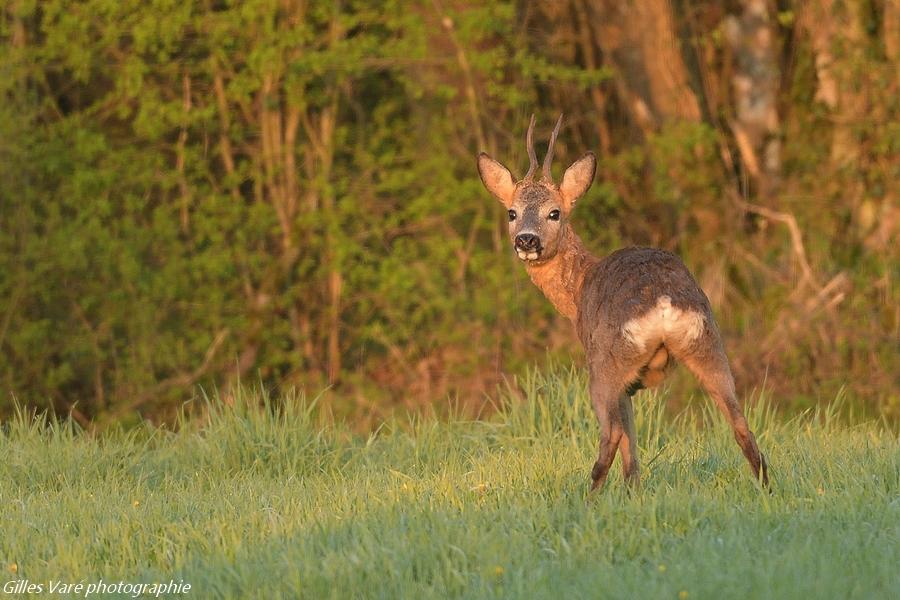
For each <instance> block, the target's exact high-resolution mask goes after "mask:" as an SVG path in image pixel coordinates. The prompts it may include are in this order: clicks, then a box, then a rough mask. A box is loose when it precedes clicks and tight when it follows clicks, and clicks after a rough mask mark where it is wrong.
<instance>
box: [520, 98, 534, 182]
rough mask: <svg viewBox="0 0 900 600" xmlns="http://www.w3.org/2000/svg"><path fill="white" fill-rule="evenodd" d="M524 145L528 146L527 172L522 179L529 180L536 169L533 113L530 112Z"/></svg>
mask: <svg viewBox="0 0 900 600" xmlns="http://www.w3.org/2000/svg"><path fill="white" fill-rule="evenodd" d="M525 146H526V147H527V148H528V161H529V162H530V163H531V164H529V166H528V172H527V173H525V177H523V178H522V181H529V180H531V177H532V175H534V170H535V169H537V154H535V153H534V113H532V114H531V123H529V124H528V133H527V134H526V135H525Z"/></svg>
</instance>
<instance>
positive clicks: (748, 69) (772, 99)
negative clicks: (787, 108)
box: [725, 0, 781, 198]
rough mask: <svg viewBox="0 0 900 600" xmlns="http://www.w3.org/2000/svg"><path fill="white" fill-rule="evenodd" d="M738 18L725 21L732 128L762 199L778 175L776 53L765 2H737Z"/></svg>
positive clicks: (750, 0)
mask: <svg viewBox="0 0 900 600" xmlns="http://www.w3.org/2000/svg"><path fill="white" fill-rule="evenodd" d="M742 5H743V8H744V10H743V12H742V13H741V15H740V16H739V17H735V16H730V17H728V18H727V19H726V20H725V31H726V35H727V38H728V42H729V44H730V46H731V49H732V52H733V53H734V57H735V63H736V64H735V68H734V75H733V76H732V78H731V84H732V87H733V90H734V98H735V112H736V119H735V121H734V122H733V123H732V124H731V129H732V132H733V133H734V138H735V141H736V142H737V146H738V150H739V152H740V154H741V163H742V165H743V167H744V169H746V171H747V174H748V175H749V176H750V178H751V180H752V181H753V182H754V183H755V184H756V185H755V187H756V191H757V193H758V195H759V196H760V197H762V198H767V197H769V196H771V195H772V193H773V192H774V188H775V187H776V186H777V181H778V174H779V171H780V170H781V158H780V155H781V142H780V140H779V138H778V123H779V118H778V105H777V99H778V85H779V81H780V77H779V72H778V62H777V61H778V51H777V48H776V45H777V42H776V35H775V30H774V26H773V23H772V19H771V17H770V15H769V8H768V2H766V0H742Z"/></svg>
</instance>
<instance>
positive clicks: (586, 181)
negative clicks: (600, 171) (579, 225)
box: [559, 152, 597, 210]
mask: <svg viewBox="0 0 900 600" xmlns="http://www.w3.org/2000/svg"><path fill="white" fill-rule="evenodd" d="M596 170H597V157H595V156H594V153H593V152H588V153H586V154H585V155H584V156H582V157H581V158H579V159H578V160H576V161H575V162H573V163H572V166H571V167H569V168H568V169H566V172H565V174H564V175H563V178H562V183H560V184H559V193H560V194H562V197H563V200H564V201H565V203H566V204H567V209H568V210H572V207H573V206H575V201H576V200H578V199H579V198H581V196H583V195H584V193H585V192H586V191H588V188H589V187H591V184H592V183H593V182H594V172H595V171H596Z"/></svg>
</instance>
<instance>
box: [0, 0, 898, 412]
mask: <svg viewBox="0 0 900 600" xmlns="http://www.w3.org/2000/svg"><path fill="white" fill-rule="evenodd" d="M0 6H2V9H0V357H2V358H0V389H2V395H0V415H2V414H9V413H10V412H12V411H13V410H14V406H15V405H16V403H18V404H25V405H28V406H32V407H36V408H41V409H50V410H51V411H52V412H55V413H57V414H61V415H65V414H71V415H72V416H73V417H74V418H75V419H77V420H78V421H79V422H81V423H82V425H84V426H87V427H91V426H93V425H94V424H104V423H111V422H125V423H127V422H134V421H135V420H137V419H138V418H148V419H151V420H154V421H167V420H170V419H171V418H172V417H173V415H174V414H175V413H177V412H178V411H179V410H181V407H182V406H183V405H184V402H185V401H186V400H188V399H190V398H195V397H197V396H198V394H201V393H202V392H201V391H200V390H206V391H207V392H209V393H212V392H213V391H217V392H218V393H220V394H222V395H223V397H225V398H226V399H227V398H228V397H229V394H231V393H233V391H234V390H235V389H236V386H238V385H239V384H241V383H244V384H259V385H262V386H264V387H265V388H267V389H269V390H275V391H279V390H286V389H288V388H291V387H295V388H299V389H302V390H305V391H306V392H307V393H308V394H309V395H316V394H318V393H320V392H322V390H325V392H323V397H322V400H321V401H322V402H325V403H327V405H328V406H329V409H330V410H331V411H332V412H333V413H334V414H335V415H338V416H340V417H343V418H349V419H352V420H354V421H355V422H356V423H358V424H359V425H360V426H362V427H365V426H367V424H372V423H375V422H378V421H379V420H380V419H382V418H383V417H384V416H385V415H387V414H389V413H391V412H394V411H396V410H404V411H406V410H410V411H419V410H422V409H428V410H430V409H433V408H435V407H439V406H446V405H447V404H448V398H449V399H450V400H451V403H453V404H456V405H458V406H461V407H462V409H463V410H465V411H470V412H471V414H479V412H480V411H481V409H482V408H484V405H485V404H486V402H487V401H486V398H487V397H489V396H490V395H491V394H492V393H493V392H494V391H495V390H496V388H497V386H498V385H502V384H504V382H507V383H508V384H509V385H511V386H513V387H515V385H516V383H515V376H516V375H518V374H520V373H522V372H523V371H524V370H525V369H526V368H527V367H528V366H529V365H532V364H535V363H537V364H539V365H543V364H546V363H547V362H553V361H556V360H563V361H569V360H576V361H578V360H583V359H582V358H580V357H579V353H580V350H579V349H578V345H577V342H576V340H575V336H574V334H573V331H572V327H571V325H570V324H569V323H568V322H567V321H566V320H565V319H564V318H563V317H560V316H558V315H556V314H555V313H554V311H553V308H552V306H551V305H550V304H549V302H547V301H546V300H545V299H544V298H543V297H542V296H541V294H540V292H539V291H538V290H537V289H536V288H533V286H532V285H531V284H530V282H529V281H528V279H527V276H526V274H525V273H524V270H523V269H522V268H521V265H519V264H518V261H517V259H516V258H515V256H514V254H513V253H512V251H511V249H510V245H509V242H508V240H507V237H506V218H505V211H504V210H502V208H501V207H500V206H499V205H498V204H497V203H496V202H495V201H494V200H493V199H491V198H490V196H489V195H488V194H487V193H486V192H485V191H484V190H483V188H482V187H481V184H480V181H479V179H478V176H477V173H476V169H475V155H476V153H477V152H478V151H479V150H485V151H487V152H489V153H490V154H492V155H493V156H495V157H497V158H499V159H500V160H502V161H503V162H505V163H506V164H507V165H509V166H510V167H511V168H512V170H513V171H514V173H515V174H516V175H518V176H521V174H522V170H523V167H524V164H525V160H526V154H525V146H524V137H525V136H524V133H525V128H526V127H527V124H528V119H529V117H530V115H531V114H532V112H534V113H536V115H537V118H538V123H539V126H538V135H537V136H536V138H537V139H538V140H540V141H539V143H538V154H539V155H540V154H541V153H542V150H543V149H544V148H545V144H546V141H545V140H546V138H547V135H548V133H549V129H550V127H551V125H552V123H553V122H554V121H555V119H556V117H557V116H558V115H559V113H565V115H566V116H565V120H564V123H563V130H562V133H561V135H560V140H559V142H558V144H557V150H556V157H557V158H556V165H555V168H556V169H557V172H560V169H562V168H563V167H564V166H565V165H566V164H568V163H569V162H571V161H572V160H574V159H575V158H576V157H577V156H579V155H580V154H581V153H583V152H585V151H587V150H593V151H595V152H596V153H597V155H598V157H599V167H598V172H597V176H596V180H595V183H594V186H593V187H592V189H591V190H590V192H589V193H588V194H587V196H586V197H585V198H584V199H582V200H581V201H580V202H579V205H578V208H577V210H576V211H575V214H574V226H575V227H576V229H577V230H578V231H579V233H580V234H581V236H582V238H583V239H584V240H585V241H586V242H587V243H588V245H589V247H591V248H592V249H593V250H594V251H595V252H597V253H599V254H604V253H607V252H609V251H611V250H613V249H616V248H618V247H621V246H623V245H628V244H644V245H654V246H660V247H662V248H665V249H668V250H671V251H673V252H676V253H678V254H679V255H680V256H682V257H683V259H684V260H685V262H686V263H687V264H688V266H689V267H690V268H691V269H692V271H693V272H694V273H695V274H696V276H697V277H698V280H699V281H700V283H701V284H702V286H703V287H704V289H705V290H706V292H707V294H708V296H709V297H710V300H711V302H712V304H713V307H714V311H715V313H716V315H717V317H718V319H719V323H720V326H721V328H722V330H723V332H724V335H725V339H726V345H727V349H728V351H729V355H730V358H731V361H732V366H733V370H734V371H735V374H736V377H737V382H738V387H739V390H740V392H741V393H742V394H744V395H745V396H746V395H747V394H750V393H751V392H753V391H754V390H756V391H758V390H761V389H763V388H765V389H766V391H767V392H768V393H770V394H771V395H772V397H773V398H774V402H773V404H774V405H775V406H776V407H779V408H781V409H784V410H786V411H792V410H797V409H802V408H805V407H809V406H811V405H813V404H815V403H817V402H820V401H823V402H831V401H833V399H834V398H835V396H836V395H838V394H842V395H843V396H844V397H845V399H846V403H845V405H847V406H849V407H851V408H852V409H853V410H855V411H857V412H860V413H864V414H868V415H884V416H886V417H887V418H888V419H897V418H900V393H898V388H900V381H898V377H900V375H898V373H900V364H898V360H900V359H898V354H900V353H898V348H900V292H898V289H897V281H898V275H900V256H898V244H897V236H898V228H900V209H898V204H897V199H898V198H897V185H896V182H897V181H900V77H898V73H900V1H898V0H809V1H807V2H798V1H792V0H771V1H766V0H730V1H724V2H712V1H696V2H687V1H685V0H672V1H669V0H629V1H627V2H621V1H617V0H568V1H542V2H506V1H500V2H490V3H483V2H472V1H464V0H458V1H446V0H445V1H438V0H435V1H410V2H396V1H388V2H364V1H354V0H344V1H341V2H334V1H327V2H326V1H318V0H310V1H308V2H291V1H286V0H283V1H276V0H250V1H246V2H230V1H214V0H197V1H188V0H182V1H173V0H80V1H75V0H41V1H37V0H2V2H0ZM672 385H673V389H674V390H675V391H676V392H677V393H673V394H671V402H673V403H678V402H682V401H683V399H684V398H686V397H689V395H690V392H691V385H692V384H691V383H690V382H689V380H688V379H687V378H686V377H684V376H679V377H676V379H675V380H674V383H673V384H672Z"/></svg>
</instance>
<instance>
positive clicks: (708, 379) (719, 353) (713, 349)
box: [683, 336, 769, 486]
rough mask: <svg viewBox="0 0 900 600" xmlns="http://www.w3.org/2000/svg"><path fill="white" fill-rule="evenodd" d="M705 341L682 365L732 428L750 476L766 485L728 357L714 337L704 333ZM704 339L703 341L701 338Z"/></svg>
mask: <svg viewBox="0 0 900 600" xmlns="http://www.w3.org/2000/svg"><path fill="white" fill-rule="evenodd" d="M707 340H709V343H708V344H705V345H706V348H705V349H704V351H701V352H692V353H689V354H688V355H687V356H684V357H683V362H684V363H685V366H687V368H688V369H689V370H690V371H691V372H692V373H693V374H694V376H696V377H697V379H698V380H699V381H700V384H701V385H702V386H703V388H704V389H705V390H706V391H707V393H708V394H709V395H710V396H712V399H713V400H714V401H715V403H716V406H718V407H719V410H720V411H721V412H722V414H723V415H725V419H726V420H727V421H728V424H729V425H730V426H731V429H732V431H734V439H735V440H737V443H738V445H739V446H740V447H741V450H742V451H743V452H744V456H745V457H746V458H747V462H748V463H749V465H750V470H751V471H753V476H754V477H756V478H757V479H758V480H760V481H762V484H763V485H764V486H768V485H769V473H768V465H766V459H765V457H764V456H763V455H762V453H761V452H760V451H759V447H758V446H757V445H756V438H755V437H754V435H753V432H752V431H750V426H749V425H748V424H747V418H746V417H745V416H744V412H743V411H742V410H741V405H740V403H739V402H738V399H737V396H736V395H735V391H734V378H733V377H732V376H731V369H730V368H729V367H728V359H727V358H726V357H725V351H724V349H723V348H722V344H721V341H720V340H719V339H718V337H717V336H707ZM704 341H705V340H704Z"/></svg>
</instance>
